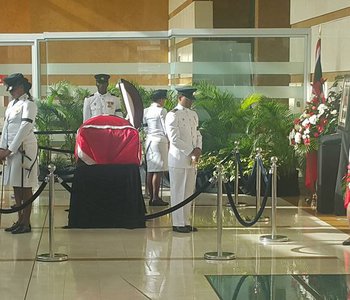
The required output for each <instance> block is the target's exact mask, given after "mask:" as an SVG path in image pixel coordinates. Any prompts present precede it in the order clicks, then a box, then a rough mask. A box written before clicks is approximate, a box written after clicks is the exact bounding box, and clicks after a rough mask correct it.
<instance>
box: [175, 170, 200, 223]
mask: <svg viewBox="0 0 350 300" xmlns="http://www.w3.org/2000/svg"><path fill="white" fill-rule="evenodd" d="M169 177H170V203H171V206H175V205H176V204H178V203H180V202H182V201H184V200H185V199H187V198H188V197H189V196H191V195H192V194H193V193H194V191H195V187H196V169H195V168H173V167H169ZM190 216H191V202H190V203H188V204H186V205H185V206H183V207H181V208H179V209H177V210H175V211H174V212H172V222H173V226H185V225H190Z"/></svg>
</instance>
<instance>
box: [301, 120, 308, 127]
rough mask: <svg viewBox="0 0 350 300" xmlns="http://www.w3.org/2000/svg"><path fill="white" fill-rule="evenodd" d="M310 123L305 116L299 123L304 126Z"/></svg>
mask: <svg viewBox="0 0 350 300" xmlns="http://www.w3.org/2000/svg"><path fill="white" fill-rule="evenodd" d="M309 123H310V121H309V119H308V118H307V119H305V120H304V121H303V122H302V123H301V125H302V126H303V127H305V126H306V125H307V124H309Z"/></svg>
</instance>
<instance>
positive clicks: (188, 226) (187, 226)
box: [185, 225, 198, 232]
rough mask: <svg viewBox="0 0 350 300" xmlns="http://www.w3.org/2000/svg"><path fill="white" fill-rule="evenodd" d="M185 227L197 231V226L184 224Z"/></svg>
mask: <svg viewBox="0 0 350 300" xmlns="http://www.w3.org/2000/svg"><path fill="white" fill-rule="evenodd" d="M185 227H186V228H188V229H189V230H190V231H192V232H196V231H198V229H197V227H192V226H191V225H186V226H185Z"/></svg>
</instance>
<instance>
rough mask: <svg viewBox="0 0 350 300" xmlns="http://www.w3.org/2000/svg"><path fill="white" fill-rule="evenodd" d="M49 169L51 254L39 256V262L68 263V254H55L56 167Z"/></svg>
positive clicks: (51, 166) (50, 166)
mask: <svg viewBox="0 0 350 300" xmlns="http://www.w3.org/2000/svg"><path fill="white" fill-rule="evenodd" d="M48 169H49V172H50V174H49V253H44V254H39V255H37V257H36V260H38V261H47V262H54V261H66V260H68V256H67V255H66V254H61V253H54V241H55V239H54V208H55V201H54V200H55V195H54V192H55V175H54V172H55V170H56V167H55V166H54V165H52V164H50V165H49V166H48Z"/></svg>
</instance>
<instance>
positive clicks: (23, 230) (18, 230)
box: [11, 224, 32, 234]
mask: <svg viewBox="0 0 350 300" xmlns="http://www.w3.org/2000/svg"><path fill="white" fill-rule="evenodd" d="M31 231H32V228H31V226H30V225H29V226H26V225H23V224H20V225H19V226H18V227H17V228H16V229H14V230H12V231H11V233H12V234H21V233H27V232H31Z"/></svg>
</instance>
